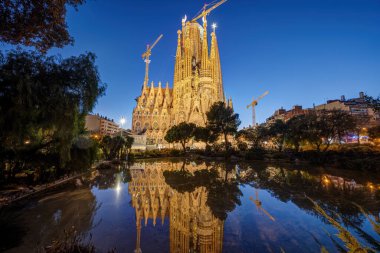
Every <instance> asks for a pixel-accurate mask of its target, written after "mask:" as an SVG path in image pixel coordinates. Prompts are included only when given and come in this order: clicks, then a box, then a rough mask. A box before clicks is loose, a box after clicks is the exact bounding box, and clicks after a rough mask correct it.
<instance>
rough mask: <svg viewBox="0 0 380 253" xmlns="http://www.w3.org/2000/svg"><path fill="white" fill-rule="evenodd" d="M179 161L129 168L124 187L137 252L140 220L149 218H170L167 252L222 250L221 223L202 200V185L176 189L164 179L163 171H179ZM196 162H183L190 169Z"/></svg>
mask: <svg viewBox="0 0 380 253" xmlns="http://www.w3.org/2000/svg"><path fill="white" fill-rule="evenodd" d="M182 166H184V164H182V163H171V162H156V163H135V164H134V165H133V166H132V167H131V168H130V171H131V176H132V181H131V182H130V183H129V186H128V191H129V193H130V195H131V198H132V206H133V208H134V209H135V212H136V229H137V241H136V250H135V252H141V248H140V234H141V224H142V222H144V224H145V225H147V222H148V220H149V219H152V221H153V224H154V225H156V223H157V219H161V222H162V223H164V219H165V217H169V221H170V224H169V226H170V252H222V241H223V223H224V221H222V220H220V219H218V218H216V217H215V216H214V215H213V213H212V211H211V210H210V207H209V206H208V205H207V204H206V201H207V195H208V191H207V189H206V187H204V186H200V187H196V188H195V189H194V190H193V191H191V192H183V193H180V192H178V191H177V190H175V189H173V188H171V187H170V186H169V185H168V184H167V183H166V182H165V177H164V174H163V172H164V171H167V170H169V171H180V170H181V169H183V168H182ZM198 169H199V166H197V165H196V164H188V165H186V170H187V171H189V172H190V173H191V172H194V171H196V170H198Z"/></svg>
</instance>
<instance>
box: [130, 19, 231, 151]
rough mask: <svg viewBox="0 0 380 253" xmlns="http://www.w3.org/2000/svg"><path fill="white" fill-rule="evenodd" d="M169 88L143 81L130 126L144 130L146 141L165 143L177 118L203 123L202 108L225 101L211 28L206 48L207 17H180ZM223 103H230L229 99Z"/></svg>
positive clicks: (204, 114) (214, 38)
mask: <svg viewBox="0 0 380 253" xmlns="http://www.w3.org/2000/svg"><path fill="white" fill-rule="evenodd" d="M177 33H178V41H177V51H176V56H175V66H174V82H173V88H169V84H168V83H166V86H165V87H162V84H161V82H159V83H158V87H155V85H154V83H153V82H151V85H150V87H149V84H148V82H147V81H144V84H143V88H142V91H141V95H140V96H139V97H138V98H137V99H136V100H137V105H136V107H135V108H134V110H133V116H132V129H133V131H135V132H136V133H146V135H147V141H148V142H149V143H148V144H159V143H165V141H164V136H165V133H166V131H167V130H168V129H169V128H170V127H171V126H173V125H176V124H178V123H180V122H192V123H195V124H197V125H199V126H204V125H205V123H206V112H207V111H208V110H209V109H210V107H211V105H212V104H213V103H215V102H217V101H225V96H224V91H223V80H222V71H221V65H220V58H219V49H218V43H217V39H216V33H215V29H214V31H213V32H212V33H211V47H210V50H209V46H208V45H209V42H208V34H207V20H206V19H205V18H204V19H203V26H202V25H200V24H199V23H198V22H196V21H191V22H186V20H182V29H181V30H178V32H177ZM227 104H228V105H230V106H231V107H232V101H231V100H228V101H227Z"/></svg>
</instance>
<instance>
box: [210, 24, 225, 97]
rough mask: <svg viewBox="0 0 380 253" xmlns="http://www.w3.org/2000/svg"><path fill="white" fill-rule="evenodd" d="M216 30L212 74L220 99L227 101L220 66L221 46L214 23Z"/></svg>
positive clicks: (213, 43)
mask: <svg viewBox="0 0 380 253" xmlns="http://www.w3.org/2000/svg"><path fill="white" fill-rule="evenodd" d="M213 28H214V31H213V32H212V33H211V54H210V58H211V66H212V67H211V71H212V72H211V75H212V79H213V80H214V82H215V83H216V84H217V92H218V99H219V100H222V101H225V99H224V94H223V81H222V70H221V67H220V57H219V48H218V41H217V39H216V32H215V28H216V25H213Z"/></svg>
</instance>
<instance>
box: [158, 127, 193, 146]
mask: <svg viewBox="0 0 380 253" xmlns="http://www.w3.org/2000/svg"><path fill="white" fill-rule="evenodd" d="M195 128H196V125H195V124H194V123H186V122H182V123H180V124H178V125H175V126H173V127H171V128H170V129H169V130H168V131H167V132H166V135H165V140H166V141H167V142H169V143H173V142H178V143H181V145H182V148H183V151H184V152H185V151H186V144H187V143H188V142H189V141H190V139H191V138H193V137H194V131H195Z"/></svg>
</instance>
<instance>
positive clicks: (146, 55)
mask: <svg viewBox="0 0 380 253" xmlns="http://www.w3.org/2000/svg"><path fill="white" fill-rule="evenodd" d="M162 37H163V35H162V34H161V35H160V36H158V38H157V39H156V41H155V42H154V43H153V44H152V46H149V45H147V46H146V51H145V52H144V53H143V54H142V58H143V59H144V62H145V78H144V86H145V85H147V84H148V81H149V63H150V60H149V57H150V56H151V55H152V49H153V47H154V46H155V45H156V44H157V43H158V41H159V40H160V39H161V38H162Z"/></svg>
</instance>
